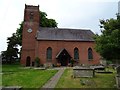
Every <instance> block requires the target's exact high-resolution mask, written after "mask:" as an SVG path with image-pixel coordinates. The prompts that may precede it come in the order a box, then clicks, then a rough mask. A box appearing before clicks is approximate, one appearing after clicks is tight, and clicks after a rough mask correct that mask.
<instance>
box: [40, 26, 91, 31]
mask: <svg viewBox="0 0 120 90" xmlns="http://www.w3.org/2000/svg"><path fill="white" fill-rule="evenodd" d="M40 28H41V29H54V30H55V29H56V30H81V31H82V30H84V31H85V30H86V31H91V30H90V29H77V28H75V29H72V28H58V27H55V28H54V27H39V29H40Z"/></svg>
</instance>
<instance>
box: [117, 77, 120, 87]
mask: <svg viewBox="0 0 120 90" xmlns="http://www.w3.org/2000/svg"><path fill="white" fill-rule="evenodd" d="M116 84H117V88H119V89H120V76H116Z"/></svg>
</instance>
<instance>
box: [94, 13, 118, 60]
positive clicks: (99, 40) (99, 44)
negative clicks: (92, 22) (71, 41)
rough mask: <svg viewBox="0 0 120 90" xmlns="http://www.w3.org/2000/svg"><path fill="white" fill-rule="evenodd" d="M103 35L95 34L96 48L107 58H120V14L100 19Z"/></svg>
mask: <svg viewBox="0 0 120 90" xmlns="http://www.w3.org/2000/svg"><path fill="white" fill-rule="evenodd" d="M100 28H101V33H102V34H101V35H98V34H96V35H95V42H96V46H95V49H96V51H97V52H99V53H100V55H101V56H102V57H103V58H105V59H106V60H120V16H119V15H117V18H116V19H113V18H111V19H107V20H100Z"/></svg>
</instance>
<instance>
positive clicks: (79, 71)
mask: <svg viewBox="0 0 120 90" xmlns="http://www.w3.org/2000/svg"><path fill="white" fill-rule="evenodd" d="M73 77H94V69H91V68H89V67H85V66H84V67H83V66H76V67H74V68H73Z"/></svg>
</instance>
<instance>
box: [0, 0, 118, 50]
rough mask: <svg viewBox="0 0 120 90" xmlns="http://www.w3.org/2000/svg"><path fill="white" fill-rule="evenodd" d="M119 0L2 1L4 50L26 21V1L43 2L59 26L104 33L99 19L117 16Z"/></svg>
mask: <svg viewBox="0 0 120 90" xmlns="http://www.w3.org/2000/svg"><path fill="white" fill-rule="evenodd" d="M118 1H119V0H0V52H1V51H5V50H6V49H7V37H11V36H12V33H15V32H16V29H17V28H19V24H20V23H21V21H23V16H24V8H25V4H27V5H39V6H40V7H39V9H40V10H41V11H43V12H46V13H47V15H48V16H47V17H48V18H52V19H55V20H56V22H57V23H58V28H74V29H90V30H91V31H93V32H94V33H97V34H100V33H101V32H100V28H99V25H100V23H99V20H100V19H110V18H116V13H118Z"/></svg>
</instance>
